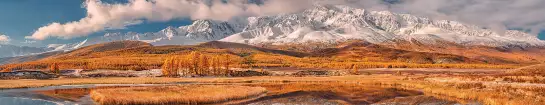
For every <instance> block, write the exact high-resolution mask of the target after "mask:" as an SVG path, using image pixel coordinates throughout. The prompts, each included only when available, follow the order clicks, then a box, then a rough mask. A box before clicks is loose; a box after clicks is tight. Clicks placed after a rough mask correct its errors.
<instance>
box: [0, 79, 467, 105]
mask: <svg viewBox="0 0 545 105" xmlns="http://www.w3.org/2000/svg"><path fill="white" fill-rule="evenodd" d="M168 85H183V84H109V85H101V84H94V85H64V86H50V87H43V88H25V89H7V90H0V102H2V103H1V104H2V105H4V104H5V105H58V104H62V105H93V104H95V103H94V102H93V100H92V99H91V97H90V96H89V92H90V91H91V90H92V89H103V88H120V87H142V86H168ZM215 85H226V84H215ZM240 85H248V86H260V87H264V88H267V90H268V91H269V92H268V93H267V96H264V97H262V98H259V99H256V100H252V101H248V102H243V103H242V104H251V105H271V104H328V105H339V104H340V105H344V104H354V105H361V104H365V105H368V104H374V105H385V104H433V105H452V104H459V102H460V101H459V100H449V99H448V98H442V97H436V96H433V95H427V94H425V93H422V92H421V91H417V90H406V89H400V88H395V87H382V86H375V85H357V84H343V83H339V84H332V83H327V84H312V83H264V84H259V83H257V84H252V83H250V84H240Z"/></svg>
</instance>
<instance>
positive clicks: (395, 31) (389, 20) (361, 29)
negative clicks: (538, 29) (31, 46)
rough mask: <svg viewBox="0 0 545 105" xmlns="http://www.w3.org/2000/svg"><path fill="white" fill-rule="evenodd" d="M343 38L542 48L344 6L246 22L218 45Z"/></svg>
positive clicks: (517, 36)
mask: <svg viewBox="0 0 545 105" xmlns="http://www.w3.org/2000/svg"><path fill="white" fill-rule="evenodd" d="M347 39H362V40H366V41H369V42H371V43H377V44H384V43H389V42H394V41H399V40H405V41H412V40H417V41H419V42H422V43H429V44H434V43H435V41H448V42H454V43H457V44H462V45H485V46H493V47H498V46H543V45H545V42H544V41H541V40H539V39H538V38H537V37H536V36H533V35H530V34H527V33H524V32H520V31H514V30H508V31H505V33H498V32H495V31H492V30H489V29H484V28H481V27H479V26H475V25H469V24H464V23H460V22H456V21H448V20H432V19H429V18H423V17H416V16H412V15H408V14H396V13H392V12H388V11H367V10H364V9H355V8H350V7H347V6H317V7H315V8H313V9H309V10H306V11H304V12H302V13H296V14H283V15H277V16H266V17H250V18H248V25H247V27H246V28H245V29H244V30H243V31H242V32H240V33H237V34H234V35H232V36H229V37H227V38H224V39H222V40H221V41H227V42H238V43H248V44H256V43H273V44H275V43H276V44H279V43H280V44H281V43H293V42H296V43H297V42H306V41H326V42H327V41H338V40H347Z"/></svg>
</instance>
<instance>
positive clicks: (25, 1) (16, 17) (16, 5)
mask: <svg viewBox="0 0 545 105" xmlns="http://www.w3.org/2000/svg"><path fill="white" fill-rule="evenodd" d="M103 1H105V2H112V3H125V2H127V0H103ZM83 3H84V0H0V14H3V15H1V16H0V44H12V45H21V46H34V47H43V46H46V45H47V44H62V43H74V42H78V41H82V40H85V39H86V38H89V37H96V36H101V35H103V34H104V33H107V32H139V33H144V32H157V31H160V30H162V29H164V28H166V27H168V26H183V25H187V24H190V23H191V20H187V19H186V20H183V19H180V20H170V21H164V22H148V23H144V24H139V25H134V26H129V27H127V28H126V29H117V30H105V31H101V32H96V33H92V34H90V35H89V36H88V37H79V38H72V39H58V38H49V39H46V40H33V39H26V38H25V36H29V35H31V34H32V33H33V32H35V31H36V30H37V29H38V28H40V27H43V26H46V25H48V24H50V23H53V22H59V23H66V22H71V21H77V20H80V19H81V18H84V17H85V16H86V9H85V8H83V7H82V4H83ZM8 37H9V40H10V41H9V43H6V42H3V41H1V40H6V39H7V38H8Z"/></svg>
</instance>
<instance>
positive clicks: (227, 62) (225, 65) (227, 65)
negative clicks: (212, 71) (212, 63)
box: [222, 55, 233, 75]
mask: <svg viewBox="0 0 545 105" xmlns="http://www.w3.org/2000/svg"><path fill="white" fill-rule="evenodd" d="M222 60H223V63H222V64H223V68H224V71H223V73H224V75H229V74H231V69H230V65H231V63H232V62H233V60H232V59H231V57H230V56H229V55H223V59H222Z"/></svg>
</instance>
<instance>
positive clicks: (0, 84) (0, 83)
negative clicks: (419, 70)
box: [0, 75, 402, 89]
mask: <svg viewBox="0 0 545 105" xmlns="http://www.w3.org/2000/svg"><path fill="white" fill-rule="evenodd" d="M396 79H397V80H399V79H402V77H391V76H388V75H374V76H369V77H368V76H339V77H283V76H262V77H239V78H153V77H142V78H62V79H55V80H0V89H9V88H29V87H44V86H56V85H79V84H165V83H259V82H273V83H277V82H315V83H328V82H356V81H360V82H373V83H375V82H381V81H393V80H396Z"/></svg>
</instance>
